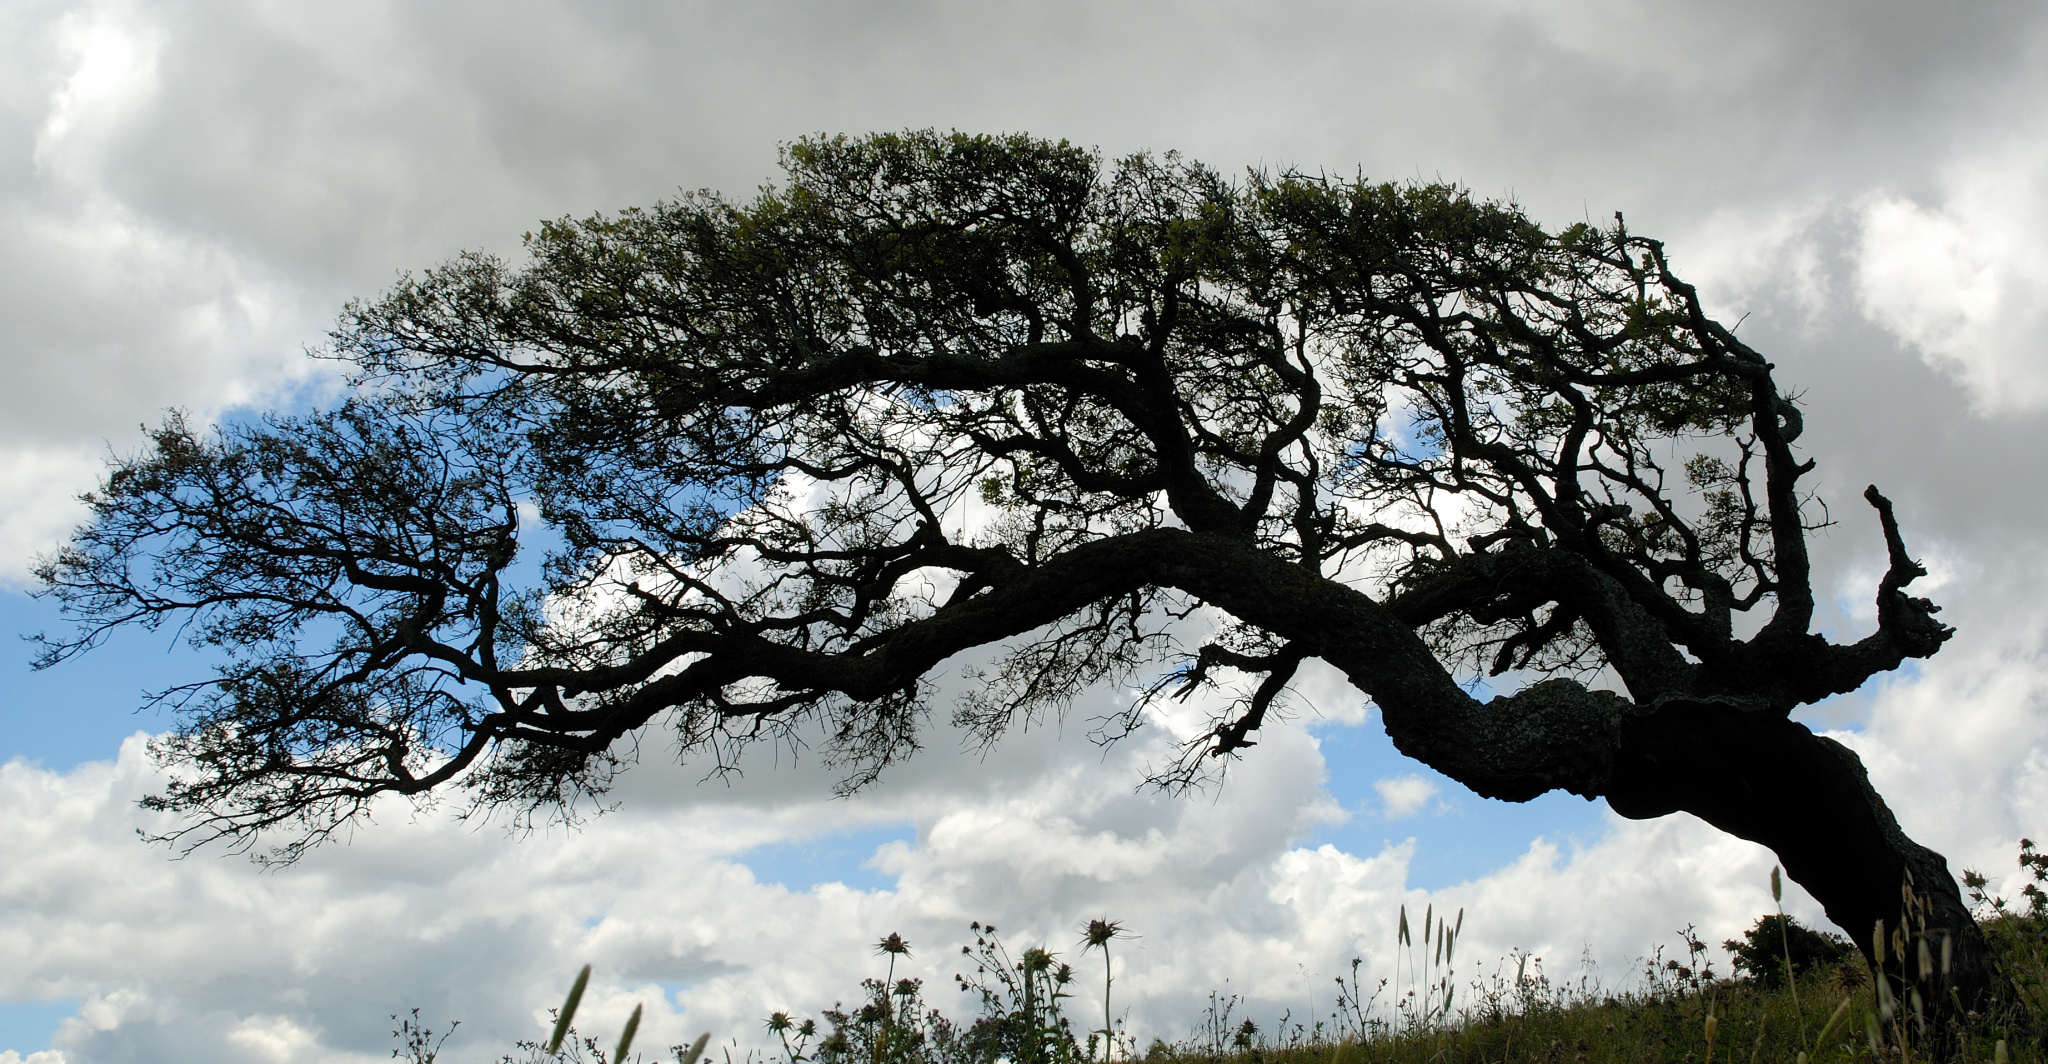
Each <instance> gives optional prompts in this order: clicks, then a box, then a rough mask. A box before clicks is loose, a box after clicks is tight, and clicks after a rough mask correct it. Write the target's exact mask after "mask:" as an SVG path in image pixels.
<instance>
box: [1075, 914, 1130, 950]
mask: <svg viewBox="0 0 2048 1064" xmlns="http://www.w3.org/2000/svg"><path fill="white" fill-rule="evenodd" d="M1123 930H1124V925H1123V924H1121V923H1119V922H1117V921H1115V920H1090V921H1088V926H1087V927H1085V928H1082V930H1081V941H1082V942H1084V943H1086V945H1085V946H1083V947H1082V948H1084V949H1094V948H1095V947H1097V946H1107V945H1109V940H1110V939H1112V938H1115V937H1117V936H1118V935H1120V934H1123Z"/></svg>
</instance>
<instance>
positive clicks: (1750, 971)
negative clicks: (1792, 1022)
mask: <svg viewBox="0 0 2048 1064" xmlns="http://www.w3.org/2000/svg"><path fill="white" fill-rule="evenodd" d="M1721 947H1722V948H1723V949H1725V950H1727V951H1728V953H1729V957H1730V960H1729V965H1730V967H1732V968H1734V969H1735V972H1736V974H1737V975H1740V976H1746V977H1748V978H1750V979H1753V980H1755V981H1756V982H1757V983H1758V984H1759V985H1761V986H1765V987H1773V988H1775V987H1781V986H1784V985H1785V983H1786V979H1785V974H1786V970H1787V968H1788V967H1789V968H1790V970H1791V972H1792V974H1793V975H1794V976H1795V977H1796V976H1803V975H1807V974H1809V973H1819V972H1822V971H1825V970H1826V969H1828V968H1831V967H1834V966H1837V965H1840V964H1843V963H1845V962H1847V961H1848V960H1849V959H1850V958H1851V957H1853V956H1855V955H1856V947H1854V946H1852V945H1850V944H1849V940H1848V939H1846V938H1843V937H1842V936H1840V935H1834V934H1829V933H1827V932H1825V931H1816V930H1814V929H1812V928H1810V927H1807V926H1806V925H1804V924H1802V923H1800V922H1799V921H1798V920H1795V919H1793V918H1792V917H1790V916H1784V915H1782V914H1779V913H1770V914H1768V915H1765V916H1760V917H1757V921H1756V924H1755V926H1753V927H1751V928H1750V929H1749V930H1747V931H1744V932H1743V933H1742V937H1740V938H1731V939H1729V940H1727V941H1726V942H1723V943H1722V944H1721Z"/></svg>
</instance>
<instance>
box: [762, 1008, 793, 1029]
mask: <svg viewBox="0 0 2048 1064" xmlns="http://www.w3.org/2000/svg"><path fill="white" fill-rule="evenodd" d="M793 1026H795V1024H792V1023H790V1022H789V1013H787V1012H771V1013H769V1014H768V1029H769V1030H771V1031H774V1032H775V1033H777V1034H780V1033H782V1032H783V1031H787V1030H789V1029H790V1028H791V1027H793Z"/></svg>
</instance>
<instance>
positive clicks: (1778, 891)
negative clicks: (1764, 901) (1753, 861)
mask: <svg viewBox="0 0 2048 1064" xmlns="http://www.w3.org/2000/svg"><path fill="white" fill-rule="evenodd" d="M1771 900H1772V901H1775V902H1780V903H1782V902H1784V900H1785V881H1784V880H1782V879H1780V878H1778V866H1777V865H1772V866H1771Z"/></svg>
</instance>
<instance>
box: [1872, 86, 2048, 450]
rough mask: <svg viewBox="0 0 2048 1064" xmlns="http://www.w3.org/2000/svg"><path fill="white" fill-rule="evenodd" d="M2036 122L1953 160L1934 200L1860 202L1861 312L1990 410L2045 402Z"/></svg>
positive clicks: (2046, 295) (2045, 306)
mask: <svg viewBox="0 0 2048 1064" xmlns="http://www.w3.org/2000/svg"><path fill="white" fill-rule="evenodd" d="M2044 143H2048V142H2044V140H2043V138H2042V131H2041V129H2040V128H2038V127H2036V128H2033V129H2029V130H2027V131H2026V132H2024V133H2022V134H2020V135H2018V136H2015V137H2013V138H2012V139H2011V140H2010V141H2008V142H2006V143H2004V144H2002V145H1999V146H1998V147H1997V148H1995V149H1993V150H1989V151H1984V152H1980V153H1978V154H1975V155H1972V156H1970V157H1968V158H1965V159H1963V160H1960V161H1958V162H1956V163H1954V164H1952V165H1951V166H1950V167H1949V169H1948V172H1947V173H1946V174H1945V175H1944V178H1943V180H1942V182H1941V189H1942V191H1941V194H1940V196H1939V199H1938V201H1937V202H1935V203H1934V204H1933V205H1926V204H1923V203H1920V202H1917V201H1916V200H1915V199H1914V198H1911V197H1908V196H1904V195H1900V194H1897V193H1881V194H1877V195H1873V196H1871V197H1870V199H1869V200H1868V202H1867V203H1866V204H1865V205H1864V207H1863V209H1862V223H1863V225H1862V240H1861V244H1860V247H1859V248H1858V254H1859V259H1858V263H1857V273H1856V286H1857V296H1858V298H1859V300H1860V301H1861V304H1862V307H1863V310H1864V313H1866V314H1868V315H1869V316H1870V317H1871V318H1872V320H1874V321H1876V322H1878V323H1879V324H1881V325H1883V326H1884V327H1885V328H1887V329H1889V330H1891V331H1892V332H1893V333H1895V334H1896V335H1897V336H1898V337H1899V338H1900V339H1901V340H1903V341H1905V342H1906V343H1908V344H1910V345H1912V347H1913V348H1914V349H1915V350H1917V351H1918V352H1920V354H1921V356H1922V357H1924V358H1925V359H1927V361H1928V363H1929V364H1930V365H1933V366H1934V367H1936V368H1937V369H1940V370H1942V371H1943V372H1946V373H1948V374H1951V375H1953V376H1954V377H1955V378H1956V380H1957V381H1958V382H1959V383H1960V384H1961V385H1962V386H1963V387H1964V388H1966V389H1967V390H1968V392H1969V394H1970V397H1971V399H1972V401H1973V402H1974V404H1975V405H1976V406H1977V407H1978V408H1979V409H1981V410H1983V411H1984V412H1986V413H1989V414H1995V415H2011V414H2017V413H2025V412H2031V411H2037V410H2040V409H2042V408H2043V407H2044V405H2048V147H2044Z"/></svg>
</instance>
